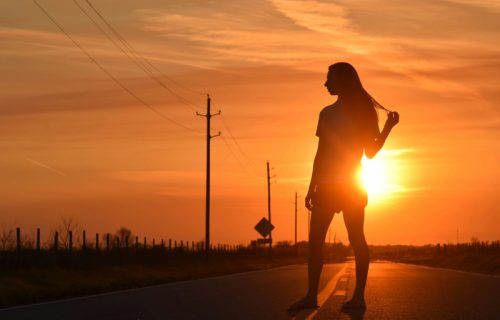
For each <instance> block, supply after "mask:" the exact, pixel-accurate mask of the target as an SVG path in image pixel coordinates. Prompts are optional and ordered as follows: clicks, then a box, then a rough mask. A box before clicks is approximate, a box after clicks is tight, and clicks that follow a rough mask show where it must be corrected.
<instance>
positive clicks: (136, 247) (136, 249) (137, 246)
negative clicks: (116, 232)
mask: <svg viewBox="0 0 500 320" xmlns="http://www.w3.org/2000/svg"><path fill="white" fill-rule="evenodd" d="M138 250H139V237H138V236H135V252H137V251H138Z"/></svg>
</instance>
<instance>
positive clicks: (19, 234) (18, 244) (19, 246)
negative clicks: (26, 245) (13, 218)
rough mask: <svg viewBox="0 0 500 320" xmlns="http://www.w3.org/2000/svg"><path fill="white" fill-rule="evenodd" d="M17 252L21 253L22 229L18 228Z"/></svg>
mask: <svg viewBox="0 0 500 320" xmlns="http://www.w3.org/2000/svg"><path fill="white" fill-rule="evenodd" d="M16 250H17V251H21V228H19V227H17V228H16Z"/></svg>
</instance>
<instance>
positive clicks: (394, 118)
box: [365, 112, 399, 159]
mask: <svg viewBox="0 0 500 320" xmlns="http://www.w3.org/2000/svg"><path fill="white" fill-rule="evenodd" d="M398 122H399V114H398V113H397V112H389V114H388V115H387V120H386V122H385V125H384V129H382V132H380V134H379V136H378V137H375V139H373V140H370V141H369V142H368V144H367V145H366V146H365V155H366V157H367V158H368V159H371V158H373V157H375V155H376V154H377V153H378V152H379V151H380V149H382V147H383V146H384V143H385V140H386V139H387V137H388V136H389V133H391V130H392V128H394V126H395V125H397V124H398Z"/></svg>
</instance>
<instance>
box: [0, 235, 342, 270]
mask: <svg viewBox="0 0 500 320" xmlns="http://www.w3.org/2000/svg"><path fill="white" fill-rule="evenodd" d="M46 235H47V234H46ZM48 235H49V237H48V238H47V237H46V238H45V239H43V238H42V232H41V230H40V228H37V229H36V231H35V233H34V235H33V236H31V237H30V235H29V234H23V233H22V232H21V228H19V227H18V228H15V229H9V230H3V231H2V232H1V233H0V268H3V269H12V268H33V267H54V266H59V267H68V268H88V267H93V266H99V265H120V264H134V263H136V264H156V263H169V262H173V261H178V260H190V259H194V260H196V259H198V260H199V259H204V258H205V257H206V252H205V244H204V241H188V240H180V241H179V240H176V239H171V238H169V239H157V238H150V237H140V236H137V235H133V234H132V233H131V232H130V230H128V229H125V228H122V229H120V230H118V231H117V232H116V233H114V234H112V233H104V234H100V233H94V234H92V235H90V234H89V233H88V232H86V231H85V230H82V231H79V232H77V233H75V232H73V231H72V230H68V231H66V232H60V231H55V232H51V233H50V234H48ZM307 255H308V243H307V242H305V241H302V242H299V243H297V244H293V243H292V242H291V241H281V242H276V243H275V244H274V245H273V248H272V250H270V249H269V246H268V245H267V244H259V243H258V242H257V241H252V242H251V243H250V244H249V245H241V244H238V245H235V244H223V243H219V244H213V245H211V247H210V252H209V256H210V258H211V259H226V258H229V259H233V258H234V259H247V258H248V259H254V258H273V259H281V258H298V259H299V260H301V259H302V260H303V261H305V259H306V258H307ZM348 255H349V248H348V247H347V246H344V245H343V244H342V243H336V244H326V245H325V261H327V262H329V261H340V260H343V259H345V257H347V256H348ZM303 261H302V262H303Z"/></svg>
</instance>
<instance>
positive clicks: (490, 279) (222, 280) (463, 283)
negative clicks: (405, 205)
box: [0, 262, 500, 320]
mask: <svg viewBox="0 0 500 320" xmlns="http://www.w3.org/2000/svg"><path fill="white" fill-rule="evenodd" d="M306 280H307V268H306V266H304V265H294V266H287V267H282V268H276V269H272V270H263V271H256V272H247V273H241V274H235V275H229V276H222V277H214V278H207V279H200V280H193V281H184V282H178V283H173V284H167V285H159V286H154V287H148V288H142V289H134V290H127V291H120V292H115V293H110V294H103V295H96V296H90V297H84V298H76V299H71V300H65V301H57V302H50V303H43V304H36V305H30V306H24V307H17V308H10V309H3V310H0V319H2V320H3V319H296V320H299V319H356V320H357V319H382V320H383V319H443V320H446V319H500V277H495V276H486V275H480V274H474V273H466V272H460V271H453V270H444V269H433V268H426V267H418V266H412V265H405V264H395V263H372V264H371V265H370V273H369V278H368V285H367V291H366V299H367V310H366V312H364V313H359V312H358V313H342V312H340V305H341V304H342V302H344V301H345V300H346V298H347V297H348V296H349V295H350V294H351V293H352V290H353V287H354V283H355V279H354V266H353V263H352V262H350V263H347V264H331V265H325V269H324V273H323V276H322V280H321V286H320V287H321V288H320V291H321V293H320V295H319V302H320V305H321V308H320V309H319V310H317V311H304V312H301V313H298V314H295V315H290V314H287V312H286V308H287V307H288V306H289V305H290V304H291V303H292V302H294V301H295V300H296V299H298V298H300V297H301V296H302V295H303V294H304V293H305V290H306Z"/></svg>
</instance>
